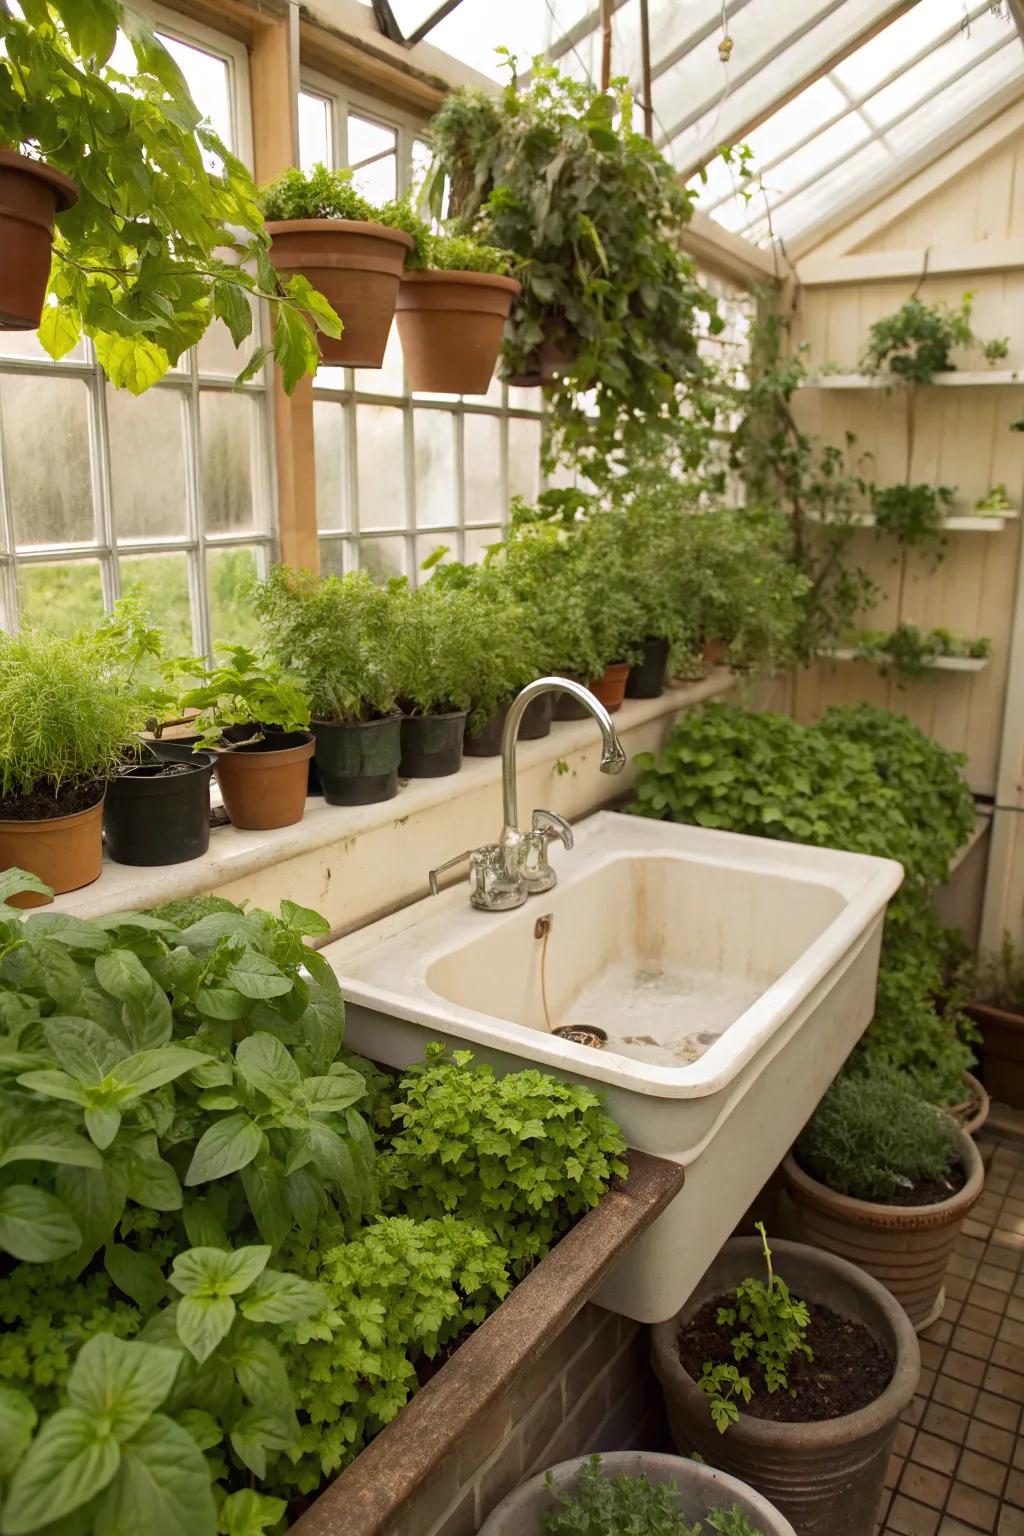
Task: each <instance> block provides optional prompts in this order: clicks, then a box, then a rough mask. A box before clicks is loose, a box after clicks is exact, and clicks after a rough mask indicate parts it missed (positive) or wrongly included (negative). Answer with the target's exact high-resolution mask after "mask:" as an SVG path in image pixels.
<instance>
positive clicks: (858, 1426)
mask: <svg viewBox="0 0 1024 1536" xmlns="http://www.w3.org/2000/svg"><path fill="white" fill-rule="evenodd" d="M758 1230H759V1232H760V1237H758V1238H734V1239H733V1240H732V1241H731V1242H728V1243H726V1245H725V1247H724V1248H723V1249H722V1251H721V1253H720V1254H719V1255H718V1257H717V1258H716V1259H715V1261H714V1262H713V1263H712V1265H711V1267H710V1269H709V1270H708V1272H707V1274H706V1275H705V1276H704V1279H703V1280H702V1281H701V1283H700V1285H699V1286H698V1287H697V1290H696V1291H695V1292H694V1294H693V1296H691V1298H690V1300H689V1301H688V1302H687V1303H686V1305H685V1306H684V1307H683V1308H682V1310H681V1311H680V1312H679V1313H678V1315H677V1316H676V1317H674V1318H671V1319H670V1320H669V1321H668V1322H665V1323H659V1324H657V1325H656V1326H655V1327H654V1328H653V1329H652V1332H651V1347H652V1358H653V1363H654V1369H655V1371H656V1373H657V1375H658V1379H659V1380H660V1382H661V1385H662V1390H663V1391H664V1393H665V1404H666V1407H667V1409H668V1419H669V1427H670V1429H671V1433H672V1439H673V1441H674V1443H675V1445H676V1447H677V1448H678V1449H679V1450H680V1451H681V1452H683V1453H685V1454H687V1455H690V1454H692V1453H693V1452H694V1451H697V1452H699V1453H700V1455H701V1456H702V1458H703V1459H704V1460H705V1461H709V1462H712V1463H713V1464H715V1465H717V1466H720V1467H721V1468H722V1469H723V1471H725V1472H729V1473H732V1474H733V1475H734V1476H736V1477H741V1478H743V1480H744V1481H746V1482H749V1483H750V1484H751V1485H752V1486H753V1487H755V1488H756V1489H757V1490H758V1492H759V1493H761V1494H762V1495H763V1496H764V1497H765V1498H767V1499H769V1500H770V1501H771V1503H772V1504H773V1505H774V1506H775V1507H776V1508H777V1509H778V1510H779V1511H780V1513H781V1514H783V1515H784V1516H785V1517H786V1518H787V1519H790V1520H792V1521H793V1523H794V1525H795V1527H796V1528H797V1529H798V1530H799V1531H800V1533H801V1536H873V1532H874V1528H875V1517H876V1514H877V1511H878V1504H879V1500H880V1499H881V1495H882V1486H883V1483H884V1479H885V1474H886V1471H887V1468H888V1462H889V1454H890V1451H891V1449H892V1443H893V1439H894V1437H895V1434H896V1429H897V1426H898V1424H899V1420H900V1415H901V1414H902V1413H903V1411H904V1410H905V1409H906V1408H907V1406H908V1405H909V1403H910V1400H911V1398H912V1397H913V1395H914V1391H915V1389H916V1387H917V1382H918V1377H919V1375H920V1372H921V1356H920V1351H919V1349H918V1344H917V1338H916V1336H915V1334H914V1330H913V1328H912V1327H911V1325H910V1322H909V1321H908V1319H907V1316H906V1314H905V1313H904V1311H903V1309H902V1307H900V1305H899V1303H898V1302H896V1301H895V1300H894V1299H893V1297H892V1296H891V1295H890V1294H889V1292H888V1291H887V1290H886V1289H885V1288H884V1286H882V1285H880V1284H879V1283H878V1281H877V1280H874V1279H872V1278H871V1276H870V1275H866V1274H864V1273H863V1272H862V1271H861V1270H860V1269H857V1268H855V1267H854V1265H852V1264H848V1263H847V1262H846V1260H845V1259H839V1258H836V1257H835V1256H834V1255H832V1254H830V1253H822V1252H820V1251H819V1250H817V1249H814V1248H807V1247H804V1245H803V1244H801V1243H782V1242H780V1243H776V1244H775V1253H774V1255H773V1253H772V1251H771V1250H770V1249H769V1247H768V1243H767V1240H766V1238H765V1234H764V1227H763V1226H760V1224H759V1226H758ZM773 1260H774V1262H773ZM758 1268H760V1269H761V1272H762V1274H763V1275H764V1277H765V1278H764V1279H758V1278H757V1276H756V1270H757V1269H758ZM791 1288H792V1289H791Z"/></svg>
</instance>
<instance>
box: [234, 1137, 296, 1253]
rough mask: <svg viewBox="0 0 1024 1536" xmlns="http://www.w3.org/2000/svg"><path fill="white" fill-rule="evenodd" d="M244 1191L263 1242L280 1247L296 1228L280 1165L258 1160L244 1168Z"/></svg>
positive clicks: (268, 1159) (268, 1160)
mask: <svg viewBox="0 0 1024 1536" xmlns="http://www.w3.org/2000/svg"><path fill="white" fill-rule="evenodd" d="M242 1188H243V1189H244V1190H245V1198H246V1199H247V1200H248V1202H249V1209H250V1210H251V1211H252V1214H253V1218H254V1219H255V1222H256V1225H257V1227H258V1228H259V1233H260V1236H261V1237H262V1238H263V1241H264V1242H265V1243H269V1244H270V1246H271V1248H273V1249H275V1250H276V1249H278V1248H280V1246H281V1244H282V1243H283V1242H284V1241H285V1239H286V1238H287V1236H288V1234H289V1233H290V1232H291V1229H292V1218H291V1215H290V1213H289V1210H288V1206H287V1203H286V1200H285V1188H284V1182H283V1179H282V1171H281V1165H280V1163H278V1162H277V1161H276V1160H275V1159H273V1158H257V1159H256V1160H255V1161H254V1162H251V1163H250V1164H249V1165H248V1167H246V1168H243V1169H242Z"/></svg>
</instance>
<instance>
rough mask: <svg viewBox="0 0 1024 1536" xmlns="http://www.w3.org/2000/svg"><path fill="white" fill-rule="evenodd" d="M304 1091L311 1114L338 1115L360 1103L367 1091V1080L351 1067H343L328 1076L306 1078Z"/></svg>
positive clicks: (303, 1086) (303, 1084)
mask: <svg viewBox="0 0 1024 1536" xmlns="http://www.w3.org/2000/svg"><path fill="white" fill-rule="evenodd" d="M302 1092H303V1095H304V1097H305V1100H306V1103H307V1104H308V1105H309V1109H310V1113H311V1114H320V1115H336V1114H340V1113H341V1111H342V1110H344V1109H348V1108H349V1107H350V1106H351V1105H353V1104H358V1103H359V1100H360V1099H361V1098H362V1096H363V1094H364V1093H365V1092H366V1080H365V1078H363V1077H362V1076H361V1075H360V1073H358V1072H353V1071H352V1070H351V1068H343V1069H342V1070H341V1071H335V1072H332V1073H331V1074H330V1075H329V1076H328V1077H307V1078H305V1079H304V1080H303V1083H302Z"/></svg>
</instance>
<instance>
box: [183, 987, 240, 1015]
mask: <svg viewBox="0 0 1024 1536" xmlns="http://www.w3.org/2000/svg"><path fill="white" fill-rule="evenodd" d="M196 1007H197V1008H198V1009H199V1012H200V1013H202V1014H205V1015H206V1017H207V1018H208V1019H227V1020H234V1019H244V1018H245V1016H246V1014H247V1013H249V1012H250V1011H251V1009H252V1003H251V1001H250V1000H249V999H248V998H246V997H243V996H242V994H241V993H240V992H235V991H233V990H232V989H231V988H230V987H200V988H199V991H198V992H197V993H196Z"/></svg>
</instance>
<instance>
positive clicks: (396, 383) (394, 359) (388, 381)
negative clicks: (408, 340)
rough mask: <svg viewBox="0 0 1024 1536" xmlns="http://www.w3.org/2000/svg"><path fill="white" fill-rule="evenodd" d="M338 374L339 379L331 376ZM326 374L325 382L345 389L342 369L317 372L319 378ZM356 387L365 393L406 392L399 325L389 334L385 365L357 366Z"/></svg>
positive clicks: (395, 393)
mask: <svg viewBox="0 0 1024 1536" xmlns="http://www.w3.org/2000/svg"><path fill="white" fill-rule="evenodd" d="M332 374H338V375H339V377H338V378H337V380H335V379H333V378H332V377H331V375H332ZM321 375H325V377H324V378H323V383H324V384H326V385H328V387H333V388H335V389H344V388H345V382H344V377H343V376H341V369H340V368H337V369H330V370H328V369H324V368H321V369H320V370H319V372H318V373H317V379H318V380H319V379H320V377H321ZM352 378H353V382H354V383H355V387H356V389H357V390H359V391H360V392H361V393H362V394H364V395H396V396H401V395H404V394H405V369H404V366H403V362H402V343H401V342H400V341H399V339H398V327H397V325H392V327H391V331H390V333H389V335H388V345H387V350H386V351H385V353H384V365H383V367H381V368H356V369H354V370H353V373H352Z"/></svg>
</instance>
